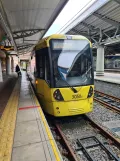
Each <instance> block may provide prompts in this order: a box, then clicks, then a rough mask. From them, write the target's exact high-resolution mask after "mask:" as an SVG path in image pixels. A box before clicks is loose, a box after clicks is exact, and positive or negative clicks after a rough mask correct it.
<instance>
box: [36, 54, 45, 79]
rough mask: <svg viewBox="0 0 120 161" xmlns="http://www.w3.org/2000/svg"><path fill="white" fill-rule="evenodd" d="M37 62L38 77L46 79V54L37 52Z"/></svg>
mask: <svg viewBox="0 0 120 161" xmlns="http://www.w3.org/2000/svg"><path fill="white" fill-rule="evenodd" d="M36 64H37V77H38V78H41V79H44V74H45V72H44V55H43V54H40V53H39V54H37V55H36Z"/></svg>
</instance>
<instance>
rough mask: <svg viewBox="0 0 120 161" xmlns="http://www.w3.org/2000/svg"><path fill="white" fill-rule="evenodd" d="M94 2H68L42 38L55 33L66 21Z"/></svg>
mask: <svg viewBox="0 0 120 161" xmlns="http://www.w3.org/2000/svg"><path fill="white" fill-rule="evenodd" d="M93 1H95V0H69V1H68V3H67V4H66V6H65V7H64V8H63V10H62V11H61V13H60V14H59V15H58V17H57V19H56V20H55V21H54V23H53V24H52V26H51V27H50V29H49V30H48V32H47V33H46V34H45V36H44V37H46V36H49V35H51V34H54V33H57V32H58V31H59V30H60V29H61V28H62V27H63V26H64V25H65V24H66V23H67V22H68V21H70V20H71V19H72V18H74V17H75V15H76V14H77V13H78V12H81V11H82V10H84V9H85V6H86V5H88V4H89V3H91V2H93Z"/></svg>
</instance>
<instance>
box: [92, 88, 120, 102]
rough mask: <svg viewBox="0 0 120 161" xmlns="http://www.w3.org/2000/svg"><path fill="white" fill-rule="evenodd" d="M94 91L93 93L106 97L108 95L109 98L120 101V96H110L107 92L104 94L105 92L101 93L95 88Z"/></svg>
mask: <svg viewBox="0 0 120 161" xmlns="http://www.w3.org/2000/svg"><path fill="white" fill-rule="evenodd" d="M94 92H95V93H99V94H100V95H103V96H107V97H109V98H112V99H115V100H117V101H119V102H120V98H118V97H115V96H111V95H109V94H106V93H103V92H100V91H97V90H94Z"/></svg>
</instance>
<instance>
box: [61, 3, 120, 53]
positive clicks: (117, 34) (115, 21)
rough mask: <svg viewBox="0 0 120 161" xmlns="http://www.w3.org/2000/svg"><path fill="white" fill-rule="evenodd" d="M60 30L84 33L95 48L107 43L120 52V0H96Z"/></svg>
mask: <svg viewBox="0 0 120 161" xmlns="http://www.w3.org/2000/svg"><path fill="white" fill-rule="evenodd" d="M60 32H61V33H66V34H70V35H84V36H86V37H87V38H89V39H90V40H91V42H92V44H93V47H95V48H97V46H98V45H105V46H109V49H110V48H111V50H116V52H120V45H118V44H120V0H96V1H95V2H94V4H92V5H91V6H90V7H89V8H88V9H87V10H86V11H84V12H83V13H82V14H81V15H79V16H78V17H77V18H76V19H75V20H73V21H72V22H71V23H70V24H69V25H67V26H65V27H63V29H62V30H61V31H60Z"/></svg>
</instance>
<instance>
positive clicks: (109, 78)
mask: <svg viewBox="0 0 120 161" xmlns="http://www.w3.org/2000/svg"><path fill="white" fill-rule="evenodd" d="M94 79H95V80H100V81H104V82H109V83H115V84H120V74H118V73H107V72H105V73H104V76H96V72H95V73H94Z"/></svg>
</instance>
